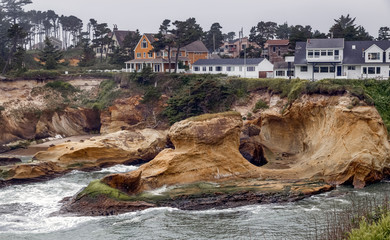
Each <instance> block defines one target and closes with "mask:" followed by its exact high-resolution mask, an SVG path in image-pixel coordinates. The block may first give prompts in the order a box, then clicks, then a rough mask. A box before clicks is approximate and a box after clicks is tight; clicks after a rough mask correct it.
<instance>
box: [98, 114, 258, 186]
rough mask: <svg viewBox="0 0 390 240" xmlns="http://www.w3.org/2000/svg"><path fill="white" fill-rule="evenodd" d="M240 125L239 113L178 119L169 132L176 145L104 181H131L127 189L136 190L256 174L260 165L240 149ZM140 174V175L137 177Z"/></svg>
mask: <svg viewBox="0 0 390 240" xmlns="http://www.w3.org/2000/svg"><path fill="white" fill-rule="evenodd" d="M241 127H242V119H241V115H240V114H238V113H225V114H219V115H218V114H215V115H203V116H200V117H199V118H193V119H187V120H184V121H181V122H178V123H175V124H174V125H173V126H172V127H171V129H170V130H169V133H168V135H169V138H170V140H171V141H172V143H173V144H174V146H175V149H165V150H164V151H162V152H161V153H159V154H158V155H157V156H156V157H155V158H154V159H153V160H152V161H151V162H149V163H146V164H144V165H142V166H141V167H140V168H139V169H138V170H136V171H134V172H130V173H127V174H124V175H121V174H115V175H110V176H107V177H105V178H104V179H103V180H102V181H103V182H104V183H106V184H107V185H109V186H111V187H113V188H119V189H122V190H126V189H124V187H123V186H125V185H131V186H128V189H131V191H125V192H128V193H136V192H141V191H144V190H150V189H154V188H158V187H161V186H164V185H174V184H185V183H192V182H198V181H218V180H221V179H231V178H239V177H243V176H244V175H245V176H246V177H248V176H250V175H252V174H254V175H256V174H257V167H256V166H254V165H252V164H250V163H249V162H248V161H247V160H246V159H245V158H243V157H242V155H241V154H240V152H239V150H238V148H239V144H240V143H239V135H240V132H241ZM138 176H141V179H140V180H137V181H135V179H137V178H138ZM118 179H121V180H122V181H124V182H121V181H118ZM127 180H129V181H128V182H127ZM135 184H136V185H135Z"/></svg>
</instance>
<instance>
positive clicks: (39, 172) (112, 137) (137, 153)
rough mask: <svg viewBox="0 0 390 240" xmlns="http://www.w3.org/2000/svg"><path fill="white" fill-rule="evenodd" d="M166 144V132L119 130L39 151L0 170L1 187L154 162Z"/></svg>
mask: <svg viewBox="0 0 390 240" xmlns="http://www.w3.org/2000/svg"><path fill="white" fill-rule="evenodd" d="M165 145H166V133H165V132H164V131H156V130H153V129H143V130H140V131H132V132H131V131H119V132H116V133H112V134H107V135H104V136H98V137H93V138H91V139H88V140H82V141H80V142H66V143H63V144H59V145H57V146H53V147H50V148H49V149H48V150H47V151H42V152H38V153H37V154H36V155H35V156H34V161H33V162H32V163H27V164H18V165H8V166H4V167H2V168H1V169H0V179H1V181H0V186H1V185H6V184H9V183H19V182H20V183H21V182H29V181H33V180H41V179H48V178H52V177H54V176H56V175H60V174H63V173H66V172H68V171H70V170H75V169H79V170H91V169H100V168H102V167H108V166H112V165H115V164H130V163H132V164H136V163H139V162H145V161H149V160H150V159H153V158H154V157H155V156H156V155H157V154H158V153H159V152H160V151H161V150H162V149H163V148H164V147H165Z"/></svg>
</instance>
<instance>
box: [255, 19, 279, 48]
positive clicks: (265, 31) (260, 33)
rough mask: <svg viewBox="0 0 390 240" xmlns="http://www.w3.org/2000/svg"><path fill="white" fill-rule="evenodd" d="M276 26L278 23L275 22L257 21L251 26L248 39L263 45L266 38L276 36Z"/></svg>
mask: <svg viewBox="0 0 390 240" xmlns="http://www.w3.org/2000/svg"><path fill="white" fill-rule="evenodd" d="M277 26H278V25H277V24H276V23H275V22H263V21H261V22H259V23H258V24H257V25H256V26H255V27H252V28H251V31H250V34H249V41H251V42H255V43H257V44H258V45H259V46H261V47H264V43H265V42H266V41H267V40H269V39H274V38H275V37H276V30H277Z"/></svg>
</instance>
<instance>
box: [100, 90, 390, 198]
mask: <svg viewBox="0 0 390 240" xmlns="http://www.w3.org/2000/svg"><path fill="white" fill-rule="evenodd" d="M352 101H353V99H352V98H351V97H349V96H333V97H330V96H322V95H320V96H310V97H309V96H303V97H302V98H300V99H299V100H297V101H295V102H294V103H293V104H291V105H290V107H289V108H288V109H286V110H285V111H284V112H283V113H281V112H280V109H278V108H272V107H271V108H270V109H268V110H265V111H263V112H262V113H261V117H260V118H259V119H257V120H255V121H252V122H249V123H248V124H252V125H255V126H257V127H258V128H259V131H257V132H256V131H254V132H255V134H254V136H253V133H252V138H253V139H254V141H253V143H255V144H257V145H258V146H260V148H261V151H260V152H261V153H262V154H263V156H262V157H263V158H264V160H265V161H264V162H265V163H266V164H265V165H263V166H262V167H256V166H254V165H252V164H250V163H249V162H248V161H246V160H245V159H244V158H243V157H242V155H241V154H240V153H239V151H238V150H239V135H240V127H241V122H242V120H241V116H240V115H239V114H234V113H227V114H220V115H218V114H217V115H205V116H199V117H196V118H192V119H187V120H184V121H181V122H179V123H176V124H174V125H173V126H172V127H171V129H170V131H169V136H170V139H171V141H172V143H173V144H174V146H175V149H166V150H164V151H163V152H161V153H160V154H159V155H158V156H157V157H156V158H155V159H154V160H152V161H151V162H149V163H147V164H145V165H143V166H142V167H141V168H140V169H138V170H137V171H134V172H131V173H128V174H118V175H110V176H107V177H106V178H104V179H103V180H102V182H104V183H106V184H107V185H109V186H111V187H114V188H118V189H121V190H123V191H125V192H128V193H137V192H141V191H144V190H150V189H154V188H158V187H161V186H164V185H174V184H184V183H191V182H199V181H214V182H218V181H220V179H232V178H233V179H234V178H257V179H258V178H261V179H264V180H265V179H279V180H292V179H295V180H298V179H299V180H302V179H312V180H314V181H318V180H323V181H326V182H327V183H330V184H335V185H337V184H344V183H349V184H353V185H354V186H355V187H358V188H359V187H363V186H365V184H367V183H372V182H376V181H379V180H381V179H382V178H383V177H384V176H385V175H386V174H387V172H388V170H389V163H390V158H389V153H390V145H389V143H388V140H387V131H386V128H385V127H384V124H383V122H382V120H381V117H380V116H379V114H378V112H377V111H376V109H375V108H374V107H372V106H352V105H351V104H352Z"/></svg>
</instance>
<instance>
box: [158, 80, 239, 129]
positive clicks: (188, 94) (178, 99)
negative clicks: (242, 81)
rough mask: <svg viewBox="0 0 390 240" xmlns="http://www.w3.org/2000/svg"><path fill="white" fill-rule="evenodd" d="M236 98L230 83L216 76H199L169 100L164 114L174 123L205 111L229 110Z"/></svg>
mask: <svg viewBox="0 0 390 240" xmlns="http://www.w3.org/2000/svg"><path fill="white" fill-rule="evenodd" d="M235 100H236V95H235V92H234V90H233V89H232V88H231V86H229V84H225V83H224V82H222V81H220V80H217V79H214V78H207V77H206V78H204V79H202V78H197V79H192V80H190V82H189V83H188V85H185V86H183V87H182V88H181V89H180V90H179V91H177V92H176V94H175V95H174V96H172V97H171V98H170V99H169V100H168V106H167V107H166V108H165V110H164V112H163V114H164V115H165V116H166V117H167V118H168V120H169V122H170V123H171V124H173V123H175V122H177V121H180V120H183V119H185V118H188V117H193V116H197V115H200V114H204V113H216V112H224V111H227V110H229V109H230V106H231V105H232V104H233V102H234V101H235Z"/></svg>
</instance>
